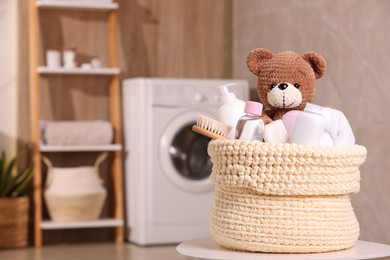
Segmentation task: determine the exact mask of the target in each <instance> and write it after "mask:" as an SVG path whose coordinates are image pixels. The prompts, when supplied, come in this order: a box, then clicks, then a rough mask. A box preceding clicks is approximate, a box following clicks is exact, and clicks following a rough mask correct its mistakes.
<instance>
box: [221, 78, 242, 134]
mask: <svg viewBox="0 0 390 260" xmlns="http://www.w3.org/2000/svg"><path fill="white" fill-rule="evenodd" d="M234 85H236V84H235V83H229V84H225V85H221V86H219V89H220V91H221V101H222V106H221V107H220V108H219V109H218V111H217V119H218V121H220V122H222V123H225V124H227V125H229V126H231V127H232V129H231V130H230V132H229V134H228V135H227V136H226V138H227V139H235V136H236V125H237V122H238V120H239V119H240V118H241V117H242V116H243V115H245V113H244V108H245V102H244V101H242V100H240V99H238V98H237V97H236V95H235V94H234V93H233V92H229V89H228V87H229V86H234Z"/></svg>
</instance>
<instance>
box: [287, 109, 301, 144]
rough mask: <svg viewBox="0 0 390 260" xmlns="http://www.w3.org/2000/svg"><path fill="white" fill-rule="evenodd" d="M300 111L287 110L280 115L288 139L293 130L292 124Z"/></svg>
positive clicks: (293, 124)
mask: <svg viewBox="0 0 390 260" xmlns="http://www.w3.org/2000/svg"><path fill="white" fill-rule="evenodd" d="M300 113H303V112H302V111H300V110H291V111H288V112H287V113H286V114H284V116H283V117H282V121H283V124H284V127H285V128H286V131H287V134H288V139H289V140H290V139H291V136H292V133H293V130H294V126H295V122H296V120H297V117H298V115H299V114H300Z"/></svg>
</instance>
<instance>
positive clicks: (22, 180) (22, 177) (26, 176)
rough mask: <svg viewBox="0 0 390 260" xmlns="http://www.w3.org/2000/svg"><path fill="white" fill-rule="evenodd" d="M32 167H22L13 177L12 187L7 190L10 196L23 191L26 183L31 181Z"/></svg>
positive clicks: (15, 195)
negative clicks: (14, 177) (15, 176)
mask: <svg viewBox="0 0 390 260" xmlns="http://www.w3.org/2000/svg"><path fill="white" fill-rule="evenodd" d="M33 170H34V167H33V166H32V165H30V166H29V167H27V168H26V169H24V170H23V171H22V172H21V173H20V174H19V175H18V176H17V178H16V179H15V182H14V185H13V188H12V189H11V190H10V191H9V192H8V195H10V196H12V197H17V196H19V195H20V194H23V193H24V190H25V189H26V185H27V184H28V183H29V182H30V181H31V179H32V177H33V176H34V174H33Z"/></svg>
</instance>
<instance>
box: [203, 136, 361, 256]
mask: <svg viewBox="0 0 390 260" xmlns="http://www.w3.org/2000/svg"><path fill="white" fill-rule="evenodd" d="M208 153H209V155H210V156H211V160H212V162H213V170H212V175H211V179H212V181H213V183H214V184H215V197H214V202H213V204H212V208H211V211H210V217H209V229H210V233H211V235H212V237H213V238H214V239H215V240H216V241H217V242H218V243H219V244H220V245H222V246H223V247H226V248H229V249H233V250H240V251H252V252H274V253H314V252H327V251H336V250H341V249H346V248H349V247H352V246H353V245H354V244H355V242H356V241H357V239H358V237H359V223H358V221H357V219H356V217H355V214H354V212H353V209H352V206H351V201H350V195H351V194H354V193H357V192H358V191H359V188H360V186H359V180H360V172H359V166H360V165H361V164H363V162H364V161H365V158H366V154H367V151H366V148H365V147H363V146H359V145H351V146H344V147H341V146H305V145H296V144H270V143H261V142H245V141H239V140H222V139H220V140H215V141H212V142H210V144H209V147H208Z"/></svg>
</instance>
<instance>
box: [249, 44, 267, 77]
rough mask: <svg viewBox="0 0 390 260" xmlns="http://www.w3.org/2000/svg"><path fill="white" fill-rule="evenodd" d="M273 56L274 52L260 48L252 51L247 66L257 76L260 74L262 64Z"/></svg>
mask: <svg viewBox="0 0 390 260" xmlns="http://www.w3.org/2000/svg"><path fill="white" fill-rule="evenodd" d="M272 56H273V54H272V52H271V51H269V50H267V49H264V48H258V49H254V50H252V51H251V52H250V53H249V54H248V56H247V57H246V64H247V65H248V68H249V70H250V71H251V72H252V73H253V74H255V75H257V76H258V75H259V72H260V64H261V62H262V61H264V60H269V59H271V58H272Z"/></svg>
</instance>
